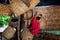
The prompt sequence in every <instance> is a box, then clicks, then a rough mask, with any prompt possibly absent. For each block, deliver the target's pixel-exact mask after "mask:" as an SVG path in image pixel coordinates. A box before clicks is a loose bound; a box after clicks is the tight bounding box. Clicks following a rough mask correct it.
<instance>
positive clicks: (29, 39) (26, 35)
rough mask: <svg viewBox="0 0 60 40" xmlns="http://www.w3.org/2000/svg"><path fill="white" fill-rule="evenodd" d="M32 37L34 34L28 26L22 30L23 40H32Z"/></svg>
mask: <svg viewBox="0 0 60 40" xmlns="http://www.w3.org/2000/svg"><path fill="white" fill-rule="evenodd" d="M32 39H33V35H32V34H31V33H30V31H29V30H28V28H24V30H23V32H22V40H32Z"/></svg>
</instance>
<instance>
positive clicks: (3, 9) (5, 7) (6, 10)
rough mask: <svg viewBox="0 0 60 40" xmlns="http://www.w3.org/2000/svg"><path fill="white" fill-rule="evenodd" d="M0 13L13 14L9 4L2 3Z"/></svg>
mask: <svg viewBox="0 0 60 40" xmlns="http://www.w3.org/2000/svg"><path fill="white" fill-rule="evenodd" d="M0 15H6V16H8V15H11V10H10V8H9V5H4V4H0Z"/></svg>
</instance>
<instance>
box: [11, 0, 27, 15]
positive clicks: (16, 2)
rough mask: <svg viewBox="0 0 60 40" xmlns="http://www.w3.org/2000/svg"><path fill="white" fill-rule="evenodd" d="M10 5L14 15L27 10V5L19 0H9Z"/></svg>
mask: <svg viewBox="0 0 60 40" xmlns="http://www.w3.org/2000/svg"><path fill="white" fill-rule="evenodd" d="M10 7H11V10H12V11H13V12H14V13H15V14H16V16H19V15H21V14H23V13H24V12H26V11H27V10H28V7H27V5H26V4H24V2H23V1H21V0H11V1H10Z"/></svg>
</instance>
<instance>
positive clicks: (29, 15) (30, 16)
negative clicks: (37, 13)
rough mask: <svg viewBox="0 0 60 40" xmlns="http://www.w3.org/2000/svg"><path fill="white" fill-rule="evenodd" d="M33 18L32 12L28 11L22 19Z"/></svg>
mask: <svg viewBox="0 0 60 40" xmlns="http://www.w3.org/2000/svg"><path fill="white" fill-rule="evenodd" d="M32 17H33V10H29V11H28V12H26V13H24V19H25V20H27V19H31V18H32Z"/></svg>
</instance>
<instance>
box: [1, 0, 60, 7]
mask: <svg viewBox="0 0 60 40" xmlns="http://www.w3.org/2000/svg"><path fill="white" fill-rule="evenodd" d="M4 1H5V0H0V3H4ZM7 4H9V1H7ZM46 5H60V0H41V2H40V3H39V4H38V5H37V6H46Z"/></svg>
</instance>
